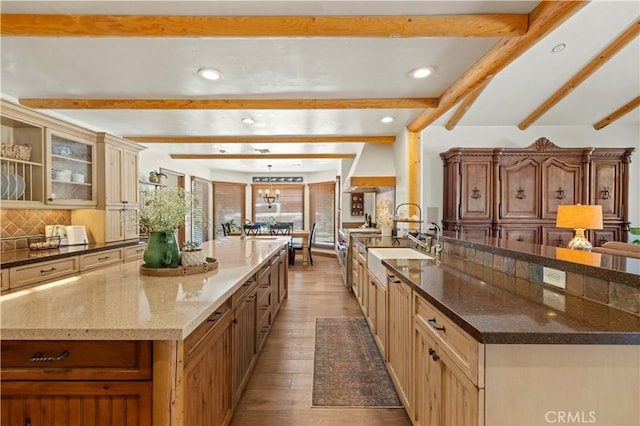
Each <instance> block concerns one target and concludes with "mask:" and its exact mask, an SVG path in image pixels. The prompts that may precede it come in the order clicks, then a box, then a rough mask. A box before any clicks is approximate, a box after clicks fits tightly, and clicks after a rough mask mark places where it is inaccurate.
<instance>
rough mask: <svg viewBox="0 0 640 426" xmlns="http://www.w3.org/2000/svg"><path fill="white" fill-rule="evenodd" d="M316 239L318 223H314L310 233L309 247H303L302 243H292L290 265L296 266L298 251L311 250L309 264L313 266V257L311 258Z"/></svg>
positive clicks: (290, 246)
mask: <svg viewBox="0 0 640 426" xmlns="http://www.w3.org/2000/svg"><path fill="white" fill-rule="evenodd" d="M315 237H316V223H315V222H314V223H313V226H312V227H311V232H310V233H309V243H308V244H307V247H303V246H302V242H296V241H292V242H291V243H290V245H289V264H290V265H294V264H295V263H296V251H298V250H309V263H310V264H311V265H313V257H311V244H313V240H314V239H315Z"/></svg>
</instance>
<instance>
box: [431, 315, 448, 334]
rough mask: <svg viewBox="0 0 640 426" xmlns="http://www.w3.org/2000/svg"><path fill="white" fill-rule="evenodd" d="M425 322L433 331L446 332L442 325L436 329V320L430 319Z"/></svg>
mask: <svg viewBox="0 0 640 426" xmlns="http://www.w3.org/2000/svg"><path fill="white" fill-rule="evenodd" d="M427 322H428V323H429V325H430V326H431V327H432V328H433V329H434V330H439V331H447V330H446V329H445V327H444V325H443V326H442V327H438V326H437V325H436V319H435V318H431V319H429V320H427Z"/></svg>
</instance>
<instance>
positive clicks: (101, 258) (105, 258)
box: [98, 256, 109, 261]
mask: <svg viewBox="0 0 640 426" xmlns="http://www.w3.org/2000/svg"><path fill="white" fill-rule="evenodd" d="M107 259H109V256H105V257H99V258H98V260H99V261H102V260H107Z"/></svg>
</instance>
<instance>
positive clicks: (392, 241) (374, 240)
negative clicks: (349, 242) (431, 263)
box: [352, 235, 412, 248]
mask: <svg viewBox="0 0 640 426" xmlns="http://www.w3.org/2000/svg"><path fill="white" fill-rule="evenodd" d="M352 238H353V239H354V240H355V242H356V244H358V243H359V244H361V245H364V246H365V247H366V248H376V247H410V246H411V245H412V242H411V240H409V239H408V238H403V237H383V236H380V235H370V236H369V235H356V236H353V237H352Z"/></svg>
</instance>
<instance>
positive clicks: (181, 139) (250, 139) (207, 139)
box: [124, 135, 396, 145]
mask: <svg viewBox="0 0 640 426" xmlns="http://www.w3.org/2000/svg"><path fill="white" fill-rule="evenodd" d="M124 138H125V139H127V140H130V141H132V142H139V143H178V144H182V143H219V144H226V143H347V142H355V143H357V142H364V143H377V144H383V145H393V143H394V142H395V141H396V137H395V136H162V135H158V136H124Z"/></svg>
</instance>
